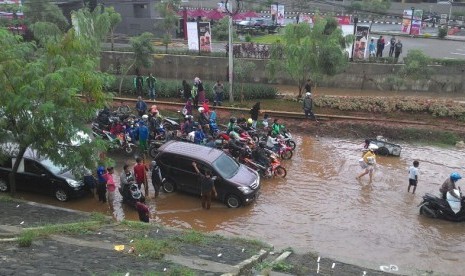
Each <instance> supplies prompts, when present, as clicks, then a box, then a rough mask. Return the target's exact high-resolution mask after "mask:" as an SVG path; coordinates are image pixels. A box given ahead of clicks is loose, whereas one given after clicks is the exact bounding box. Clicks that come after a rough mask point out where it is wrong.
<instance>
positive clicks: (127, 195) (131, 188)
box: [118, 183, 144, 208]
mask: <svg viewBox="0 0 465 276" xmlns="http://www.w3.org/2000/svg"><path fill="white" fill-rule="evenodd" d="M118 191H119V193H120V194H121V196H122V197H123V202H124V203H126V204H128V205H129V206H131V207H134V208H135V207H136V203H137V202H138V201H140V200H141V199H142V198H143V197H144V196H143V195H142V192H141V191H140V190H139V187H137V185H136V184H134V183H132V184H129V185H124V186H123V187H119V188H118Z"/></svg>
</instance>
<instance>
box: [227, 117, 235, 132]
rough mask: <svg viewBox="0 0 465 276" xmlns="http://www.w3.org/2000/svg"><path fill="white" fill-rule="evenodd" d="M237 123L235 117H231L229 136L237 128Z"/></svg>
mask: <svg viewBox="0 0 465 276" xmlns="http://www.w3.org/2000/svg"><path fill="white" fill-rule="evenodd" d="M236 122H237V120H236V118H235V117H231V118H230V119H229V123H228V129H227V131H226V133H228V134H229V133H230V132H231V131H233V130H234V127H235V126H236Z"/></svg>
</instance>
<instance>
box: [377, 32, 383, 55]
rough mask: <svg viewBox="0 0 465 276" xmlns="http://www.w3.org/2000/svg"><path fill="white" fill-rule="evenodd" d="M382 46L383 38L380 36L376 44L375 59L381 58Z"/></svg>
mask: <svg viewBox="0 0 465 276" xmlns="http://www.w3.org/2000/svg"><path fill="white" fill-rule="evenodd" d="M384 45H385V42H384V38H383V36H382V35H380V36H379V38H378V42H377V43H376V57H383V51H384Z"/></svg>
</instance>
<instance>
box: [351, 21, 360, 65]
mask: <svg viewBox="0 0 465 276" xmlns="http://www.w3.org/2000/svg"><path fill="white" fill-rule="evenodd" d="M357 23H358V17H354V41H353V43H352V52H351V55H350V61H354V48H355V42H357Z"/></svg>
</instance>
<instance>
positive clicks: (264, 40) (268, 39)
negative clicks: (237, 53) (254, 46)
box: [252, 34, 283, 44]
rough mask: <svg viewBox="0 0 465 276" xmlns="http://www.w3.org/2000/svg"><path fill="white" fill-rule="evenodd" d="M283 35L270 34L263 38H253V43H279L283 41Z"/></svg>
mask: <svg viewBox="0 0 465 276" xmlns="http://www.w3.org/2000/svg"><path fill="white" fill-rule="evenodd" d="M282 40H283V38H282V35H280V34H268V35H262V36H252V42H254V43H260V44H273V43H275V42H278V41H282Z"/></svg>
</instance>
